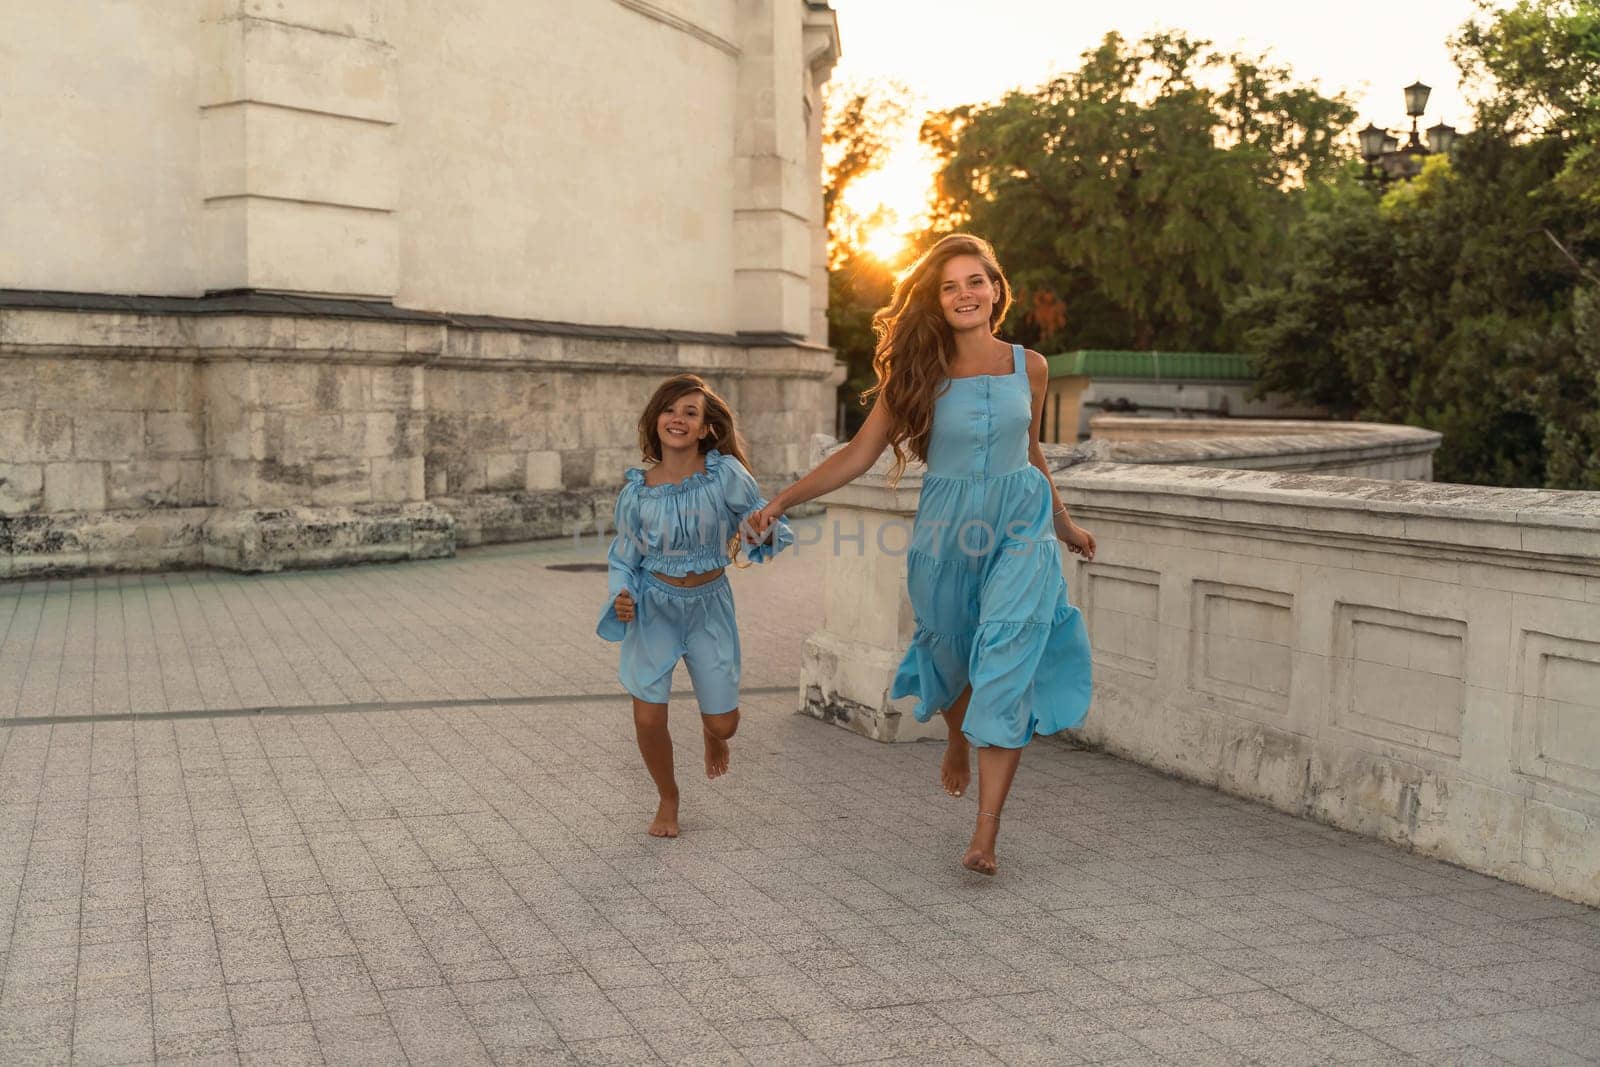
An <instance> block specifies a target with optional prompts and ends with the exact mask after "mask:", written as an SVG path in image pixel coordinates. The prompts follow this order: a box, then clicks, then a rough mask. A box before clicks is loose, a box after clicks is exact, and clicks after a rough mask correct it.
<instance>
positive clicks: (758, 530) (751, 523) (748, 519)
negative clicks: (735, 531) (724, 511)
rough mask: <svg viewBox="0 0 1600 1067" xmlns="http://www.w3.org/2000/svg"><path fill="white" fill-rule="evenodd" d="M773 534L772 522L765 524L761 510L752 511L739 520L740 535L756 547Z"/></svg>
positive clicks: (748, 543) (747, 542)
mask: <svg viewBox="0 0 1600 1067" xmlns="http://www.w3.org/2000/svg"><path fill="white" fill-rule="evenodd" d="M771 534H772V525H771V524H770V523H768V524H765V525H763V524H762V521H761V512H759V511H752V512H751V513H750V514H748V515H746V516H745V517H744V518H743V519H740V520H739V536H740V537H741V539H742V540H743V541H744V543H745V544H747V545H750V546H751V547H754V546H756V545H759V544H761V543H762V542H763V541H765V540H766V539H767V538H768V537H769V536H770V535H771Z"/></svg>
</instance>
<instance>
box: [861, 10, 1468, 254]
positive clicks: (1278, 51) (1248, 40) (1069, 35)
mask: <svg viewBox="0 0 1600 1067" xmlns="http://www.w3.org/2000/svg"><path fill="white" fill-rule="evenodd" d="M833 7H834V10H835V11H836V12H838V17H839V36H840V38H841V40H842V44H843V47H844V58H843V59H842V60H840V62H839V65H838V67H837V68H836V69H835V70H834V77H835V78H836V79H850V78H895V79H898V80H899V81H901V82H903V83H904V84H905V85H907V86H908V87H910V89H911V90H912V92H913V93H914V94H915V96H916V97H917V99H916V100H915V101H914V105H915V106H914V110H915V111H916V112H917V113H919V114H920V112H921V111H923V110H927V109H932V108H943V107H953V106H955V105H957V104H964V103H972V102H977V101H982V100H992V99H995V98H996V97H999V96H1000V95H1002V94H1003V93H1004V92H1005V91H1006V90H1007V89H1011V88H1015V87H1019V86H1020V87H1032V86H1036V85H1038V84H1040V83H1042V82H1044V81H1046V80H1047V79H1049V78H1050V77H1051V76H1052V75H1054V74H1057V73H1060V72H1062V71H1066V70H1071V69H1073V68H1075V67H1076V66H1077V65H1078V56H1079V54H1080V53H1081V52H1083V51H1084V50H1085V49H1087V48H1091V47H1093V46H1094V45H1095V44H1096V43H1098V41H1099V40H1100V38H1101V37H1102V36H1103V35H1104V34H1105V33H1106V32H1107V31H1108V30H1113V29H1114V30H1117V31H1119V32H1121V33H1122V34H1123V36H1125V37H1129V38H1136V37H1138V36H1140V35H1142V34H1143V33H1145V32H1146V31H1148V30H1152V29H1181V30H1185V31H1187V32H1189V33H1190V34H1192V35H1195V36H1200V37H1205V38H1207V39H1209V40H1211V41H1213V42H1214V43H1215V44H1216V45H1218V46H1219V47H1222V48H1226V49H1239V50H1242V51H1248V52H1260V51H1267V52H1270V54H1271V56H1272V57H1273V58H1274V59H1276V60H1277V61H1279V62H1282V63H1285V64H1287V65H1288V66H1289V67H1290V68H1292V69H1293V71H1294V72H1295V75H1296V76H1297V77H1298V78H1300V79H1302V80H1306V81H1312V82H1315V83H1317V84H1318V85H1319V86H1320V87H1321V89H1322V90H1323V91H1324V92H1328V93H1333V92H1336V91H1339V90H1343V91H1345V92H1347V93H1349V94H1350V96H1351V98H1352V99H1353V100H1354V101H1355V103H1356V107H1357V110H1358V112H1359V114H1360V117H1359V118H1358V119H1357V121H1356V126H1357V128H1360V127H1361V126H1364V125H1366V124H1367V122H1368V121H1373V122H1376V123H1377V124H1378V125H1379V126H1385V127H1387V128H1389V129H1390V130H1391V131H1399V130H1401V129H1402V128H1404V129H1409V125H1408V122H1409V120H1407V119H1406V116H1405V102H1404V99H1403V96H1402V94H1401V89H1402V88H1403V87H1404V86H1406V85H1409V84H1410V83H1411V82H1413V81H1416V80H1419V79H1420V80H1421V81H1423V82H1425V83H1426V84H1428V85H1431V86H1432V87H1433V96H1432V98H1431V99H1430V100H1429V102H1428V111H1427V114H1425V115H1424V116H1423V119H1422V126H1423V128H1424V129H1426V128H1427V127H1428V126H1431V125H1433V124H1434V123H1436V122H1439V121H1441V120H1443V121H1445V122H1449V123H1451V124H1453V125H1455V126H1457V127H1458V128H1463V129H1464V128H1466V127H1467V126H1468V125H1469V122H1468V118H1469V115H1470V111H1469V108H1468V106H1467V103H1466V100H1465V98H1464V95H1463V92H1462V89H1461V87H1460V86H1459V84H1458V81H1459V74H1458V72H1457V71H1456V68H1455V65H1454V64H1453V63H1451V61H1450V55H1449V50H1448V48H1447V47H1446V44H1445V42H1446V40H1447V39H1448V38H1449V37H1450V36H1451V35H1452V34H1454V32H1455V30H1456V28H1457V27H1459V26H1460V25H1461V23H1463V22H1464V21H1466V20H1467V19H1468V18H1469V17H1470V16H1471V15H1472V13H1473V11H1474V10H1475V5H1474V3H1473V2H1472V0H1419V2H1412V3H1403V2H1402V3H1395V2H1392V0H1390V2H1385V0H1346V2H1344V3H1342V4H1340V5H1337V6H1330V5H1325V4H1312V3H1304V2H1301V3H1284V2H1282V0H1272V2H1264V0H1257V2H1243V0H1210V2H1205V3H1193V2H1190V3H1179V2H1177V0H1117V2H1115V3H1079V2H1070V0H989V2H987V3H980V2H976V0H959V2H958V0H833ZM915 126H916V123H915V121H913V122H911V123H910V124H908V128H907V129H906V130H905V131H903V136H902V138H901V140H900V143H899V145H898V147H897V150H896V151H895V153H894V156H893V158H892V159H891V161H890V163H889V165H888V166H886V167H885V168H884V170H883V171H882V172H880V173H879V174H876V175H872V176H870V177H868V178H865V179H863V180H862V181H861V182H860V183H858V185H857V186H856V187H855V188H853V189H852V190H851V191H850V192H849V193H848V194H847V196H846V201H847V203H849V204H850V206H851V207H853V208H855V209H856V210H858V211H862V212H864V213H865V212H869V211H871V210H872V209H873V207H875V206H877V205H879V204H885V205H887V206H888V207H889V208H890V209H891V210H892V211H893V212H894V213H895V214H896V215H897V216H898V222H899V228H901V229H910V228H912V227H913V225H914V222H915V219H916V216H917V215H918V213H919V212H920V211H921V209H922V206H923V201H924V198H925V196H926V189H927V184H928V176H929V173H930V169H931V164H930V162H929V161H928V160H927V159H926V158H925V157H924V156H923V155H922V153H921V151H920V146H918V145H917V143H916V130H915ZM891 237H893V235H892V234H885V235H883V239H882V240H881V241H880V242H876V243H875V246H876V247H877V248H878V249H879V250H882V251H885V252H887V251H888V250H889V249H891V248H892V247H893V245H894V244H895V242H894V241H893V240H889V238H891Z"/></svg>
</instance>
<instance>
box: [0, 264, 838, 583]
mask: <svg viewBox="0 0 1600 1067" xmlns="http://www.w3.org/2000/svg"><path fill="white" fill-rule="evenodd" d="M23 299H24V298H22V297H18V296H16V295H15V294H12V295H10V296H0V578H20V577H29V576H34V575H44V574H61V573H71V572H74V571H81V570H121V569H144V568H151V567H164V566H195V565H200V564H210V565H215V566H224V567H230V568H234V569H242V570H273V569H278V568H280V567H285V566H306V565H318V564H328V563H344V562H358V561H364V560H390V559H412V558H425V557H428V556H436V555H443V554H448V553H449V552H451V551H453V550H454V549H455V547H457V546H459V545H473V544H481V543H485V542H497V541H510V540H523V539H529V538H538V537H554V536H565V535H568V534H571V533H573V532H574V531H575V530H579V529H582V530H593V529H595V528H596V526H597V525H600V526H603V525H604V524H606V523H608V522H609V520H610V516H611V504H612V501H613V500H614V498H615V495H616V492H617V489H618V487H619V486H620V485H621V482H622V474H623V471H624V470H625V469H626V468H627V467H628V466H631V465H635V464H637V463H638V462H639V452H638V444H637V441H638V431H637V420H638V417H639V413H640V412H641V411H642V410H643V407H644V404H645V402H646V400H647V399H648V398H649V396H650V394H651V392H652V391H653V390H654V389H655V387H656V385H657V384H659V382H660V381H661V379H663V378H665V377H667V376H668V375H671V374H675V373H679V372H682V371H692V372H695V373H699V374H701V375H703V376H705V377H706V378H707V379H708V381H709V382H710V383H711V385H712V387H713V388H715V389H717V390H718V391H719V392H721V393H723V394H724V395H725V396H726V397H727V398H728V400H729V401H730V402H731V403H732V404H733V406H734V408H735V410H736V411H737V412H738V413H739V417H740V420H741V429H742V431H743V432H744V434H745V436H746V438H747V440H748V442H749V445H750V458H751V462H752V464H753V465H754V466H755V468H756V471H757V473H758V475H759V476H761V477H762V479H763V480H764V481H767V482H774V481H778V480H781V479H785V478H788V477H791V476H793V475H794V474H795V473H797V472H798V471H800V470H801V469H803V466H804V462H805V459H806V456H805V455H804V454H802V446H801V445H800V444H799V443H798V442H801V441H808V440H809V438H810V436H811V435H812V434H813V433H814V432H815V431H816V430H817V429H818V428H820V427H824V426H827V425H829V424H830V423H831V420H832V417H833V403H834V395H835V393H834V391H835V387H836V386H837V383H838V380H839V372H838V370H837V368H836V366H835V363H834V360H833V355H832V352H831V351H830V350H828V349H826V348H818V347H814V346H809V345H805V344H800V343H795V342H790V341H786V340H783V339H781V338H767V339H765V340H762V339H760V338H738V337H718V336H715V335H706V334H673V333H668V332H660V331H626V330H610V331H607V330H604V329H600V328H592V327H591V328H584V329H579V328H575V327H557V326H553V325H551V324H548V323H533V322H523V323H516V322H512V321H510V320H498V321H496V322H488V321H482V320H480V321H478V322H477V323H476V324H467V323H463V322H461V321H458V320H454V319H451V318H448V317H445V316H437V315H427V314H422V313H415V312H402V311H399V310H397V309H394V308H393V307H391V306H388V305H373V306H371V307H368V308H365V309H363V308H361V307H360V306H358V305H355V304H351V303H348V302H347V303H344V304H343V305H341V306H339V307H337V308H336V307H335V306H333V302H320V303H319V302H316V301H310V300H307V299H306V298H300V299H297V300H292V301H291V300H288V299H287V298H281V297H277V298H275V297H261V296H258V297H235V298H229V299H228V300H227V301H218V300H213V301H206V300H200V301H176V300H172V301H166V302H164V304H162V305H161V306H162V308H163V309H164V310H155V309H153V308H151V309H148V310H143V311H134V310H131V309H129V308H114V307H109V306H101V307H87V306H86V307H79V308H76V309H61V308H56V309H51V308H40V307H32V306H16V304H17V302H18V301H21V300H23ZM35 299H37V298H35ZM8 300H9V301H10V302H11V303H12V305H13V306H9V307H8V306H5V303H6V301H8ZM82 303H85V304H101V305H110V304H118V303H120V304H138V303H141V302H139V301H130V300H115V299H111V298H102V299H101V300H98V301H94V300H86V301H83V302H82ZM143 303H144V304H149V303H150V302H148V301H145V302H143ZM228 308H231V310H227V309H228ZM336 310H337V311H340V312H342V314H340V315H337V316H336V315H335V314H334V311H336ZM357 312H363V313H364V314H365V315H366V317H364V318H358V317H353V316H354V315H355V314H356V313H357Z"/></svg>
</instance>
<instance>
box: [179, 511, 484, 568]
mask: <svg viewBox="0 0 1600 1067" xmlns="http://www.w3.org/2000/svg"><path fill="white" fill-rule="evenodd" d="M454 552H455V520H454V519H452V518H451V516H450V514H449V513H448V512H446V511H443V510H442V509H440V508H438V507H435V506H434V505H433V504H426V503H419V504H370V505H357V506H354V507H348V508H304V507H294V508H270V509H266V508H263V509H240V510H236V511H219V512H218V513H216V514H214V515H213V516H212V517H211V518H210V519H208V520H207V521H206V525H205V541H204V545H203V556H202V558H203V561H204V563H205V564H206V565H207V566H211V567H225V568H227V569H228V570H234V571H251V572H267V571H280V570H283V569H285V568H289V567H331V566H337V565H340V564H347V563H377V562H390V561H397V560H411V559H437V558H440V557H443V556H450V555H453V554H454Z"/></svg>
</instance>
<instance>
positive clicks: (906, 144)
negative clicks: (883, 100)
mask: <svg viewBox="0 0 1600 1067" xmlns="http://www.w3.org/2000/svg"><path fill="white" fill-rule="evenodd" d="M906 126H907V128H906V129H905V130H903V131H901V132H900V134H899V136H897V137H895V138H894V139H893V141H892V142H891V145H890V148H889V152H888V155H887V157H886V158H885V160H884V164H883V166H882V167H880V168H879V169H878V170H875V171H873V172H872V173H870V174H865V175H863V176H862V177H861V178H860V179H858V180H857V181H855V182H853V183H851V184H850V186H849V187H848V188H846V189H845V191H844V197H843V202H844V206H845V208H846V209H847V210H848V211H849V213H850V214H851V215H852V216H854V217H855V218H856V219H859V220H860V224H861V229H860V236H859V238H858V239H857V242H856V243H857V245H858V247H860V248H861V249H862V250H863V251H865V252H867V253H868V254H869V255H871V256H873V257H874V258H876V259H878V260H880V261H882V262H883V263H885V264H888V265H889V266H897V265H899V264H900V263H901V261H903V260H904V259H906V258H907V256H908V254H909V252H910V241H911V238H912V237H915V236H916V235H917V234H919V233H921V232H922V231H923V230H925V229H926V228H927V225H928V212H929V208H930V206H931V203H932V198H933V174H934V168H935V166H936V160H935V159H934V156H933V153H932V152H930V151H929V150H928V148H927V146H925V145H923V144H922V143H921V142H920V141H919V140H917V131H916V126H917V123H916V122H915V121H913V122H908V123H907V124H906Z"/></svg>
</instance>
